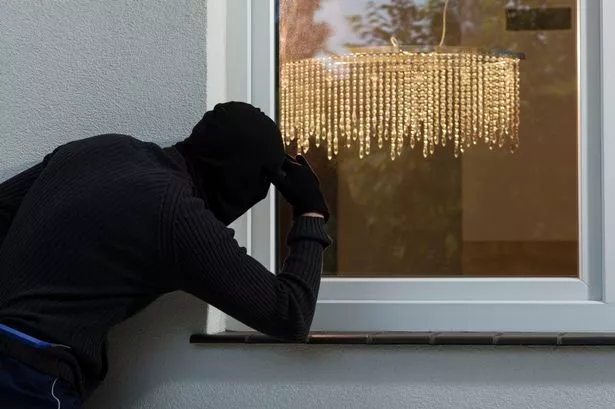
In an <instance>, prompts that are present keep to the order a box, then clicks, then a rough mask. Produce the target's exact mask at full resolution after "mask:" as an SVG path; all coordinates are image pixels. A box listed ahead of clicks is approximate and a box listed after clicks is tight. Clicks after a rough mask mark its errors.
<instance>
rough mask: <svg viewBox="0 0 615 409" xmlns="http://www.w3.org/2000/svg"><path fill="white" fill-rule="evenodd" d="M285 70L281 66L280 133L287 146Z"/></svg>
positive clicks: (284, 67)
mask: <svg viewBox="0 0 615 409" xmlns="http://www.w3.org/2000/svg"><path fill="white" fill-rule="evenodd" d="M287 70H288V68H287V66H283V67H282V68H281V69H280V133H281V134H282V141H283V143H284V145H288V135H287V132H288V128H287V124H286V122H287V120H286V118H287V115H288V106H287V102H286V99H287V98H288V85H286V82H287V80H288V74H287Z"/></svg>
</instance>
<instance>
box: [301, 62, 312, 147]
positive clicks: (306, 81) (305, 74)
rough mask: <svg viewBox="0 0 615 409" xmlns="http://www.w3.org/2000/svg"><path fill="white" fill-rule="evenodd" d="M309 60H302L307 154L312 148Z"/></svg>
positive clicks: (304, 145)
mask: <svg viewBox="0 0 615 409" xmlns="http://www.w3.org/2000/svg"><path fill="white" fill-rule="evenodd" d="M308 64H309V60H304V61H302V62H301V127H302V132H301V151H302V152H303V153H304V154H305V153H307V151H308V149H309V148H310V119H309V118H310V117H309V115H310V113H309V93H310V91H309V90H310V87H309V71H308V69H309V67H308Z"/></svg>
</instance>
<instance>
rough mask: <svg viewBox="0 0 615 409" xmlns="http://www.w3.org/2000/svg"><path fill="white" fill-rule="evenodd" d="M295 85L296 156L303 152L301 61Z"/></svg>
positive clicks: (298, 64) (298, 63)
mask: <svg viewBox="0 0 615 409" xmlns="http://www.w3.org/2000/svg"><path fill="white" fill-rule="evenodd" d="M296 75H297V83H296V87H297V91H296V93H295V95H296V101H295V110H296V111H297V119H296V122H295V124H296V126H297V154H300V153H301V151H302V150H303V131H304V128H303V100H304V99H305V98H304V97H303V77H304V75H303V64H302V62H301V61H297V72H296Z"/></svg>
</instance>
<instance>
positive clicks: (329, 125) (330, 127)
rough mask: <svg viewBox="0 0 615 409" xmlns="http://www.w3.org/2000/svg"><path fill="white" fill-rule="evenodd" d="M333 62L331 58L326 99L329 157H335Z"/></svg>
mask: <svg viewBox="0 0 615 409" xmlns="http://www.w3.org/2000/svg"><path fill="white" fill-rule="evenodd" d="M332 70H333V63H332V61H331V60H329V61H328V64H327V94H326V96H325V101H326V103H327V122H326V123H327V126H326V128H327V157H328V158H329V159H333V126H334V125H333V110H334V105H333V72H332Z"/></svg>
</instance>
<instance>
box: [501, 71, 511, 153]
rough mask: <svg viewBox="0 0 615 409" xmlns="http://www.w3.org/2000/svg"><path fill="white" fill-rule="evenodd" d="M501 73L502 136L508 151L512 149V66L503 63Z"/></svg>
mask: <svg viewBox="0 0 615 409" xmlns="http://www.w3.org/2000/svg"><path fill="white" fill-rule="evenodd" d="M503 65H504V67H503V71H504V80H505V82H504V95H503V97H504V136H505V138H506V141H505V142H506V143H505V144H506V145H507V146H508V148H509V150H510V149H511V148H512V138H511V132H510V127H511V117H512V98H513V87H512V85H513V84H512V70H511V68H512V66H511V65H510V63H509V62H508V61H503Z"/></svg>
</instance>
